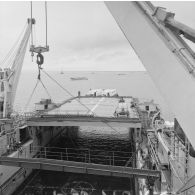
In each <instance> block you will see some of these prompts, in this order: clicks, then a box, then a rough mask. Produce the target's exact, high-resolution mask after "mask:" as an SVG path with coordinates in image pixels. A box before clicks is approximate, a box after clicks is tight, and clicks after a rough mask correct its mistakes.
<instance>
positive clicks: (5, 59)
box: [0, 23, 27, 65]
mask: <svg viewBox="0 0 195 195" xmlns="http://www.w3.org/2000/svg"><path fill="white" fill-rule="evenodd" d="M26 26H27V23H25V25H24V27H23V29H22V31H21V33H20V34H19V36H18V39H17V40H16V41H15V43H14V44H13V46H12V48H11V49H10V51H9V52H8V53H7V55H6V56H5V58H4V59H3V60H2V61H1V62H0V65H4V64H5V62H6V61H8V60H9V58H10V57H11V56H12V55H13V53H14V50H15V49H16V47H17V44H18V43H19V41H20V39H21V37H22V35H23V34H24V31H25V29H26ZM12 57H13V56H12Z"/></svg>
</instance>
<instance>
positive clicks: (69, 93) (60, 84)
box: [42, 69, 95, 114]
mask: <svg viewBox="0 0 195 195" xmlns="http://www.w3.org/2000/svg"><path fill="white" fill-rule="evenodd" d="M42 72H43V73H44V74H46V75H47V76H48V77H49V78H50V79H51V80H52V81H53V82H55V83H56V84H57V85H58V86H59V87H60V88H61V89H63V90H64V91H65V92H66V93H67V94H69V95H70V96H71V97H74V95H73V94H71V93H70V92H69V91H68V90H67V89H65V88H64V87H63V86H62V85H61V84H60V83H59V82H58V81H57V80H55V79H54V78H53V77H52V76H50V75H49V74H48V73H47V72H46V71H44V70H43V69H42ZM76 101H77V102H79V104H81V105H82V106H84V107H85V108H86V109H87V110H88V111H90V112H91V109H90V108H88V107H87V106H86V105H85V104H83V103H81V102H80V101H79V100H77V99H76ZM92 113H94V112H92ZM94 114H95V113H94Z"/></svg>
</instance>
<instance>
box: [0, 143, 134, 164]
mask: <svg viewBox="0 0 195 195" xmlns="http://www.w3.org/2000/svg"><path fill="white" fill-rule="evenodd" d="M1 149H4V148H0V150H1ZM29 152H30V153H31V154H35V153H36V155H35V156H34V158H47V159H55V160H63V161H74V162H84V163H94V164H102V165H111V166H125V165H126V164H127V162H128V167H135V158H136V153H135V152H123V151H105V150H91V149H89V148H58V147H39V146H36V147H31V148H30V151H29V149H28V148H25V147H21V148H18V154H17V156H16V158H26V159H27V158H29Z"/></svg>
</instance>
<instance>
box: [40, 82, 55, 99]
mask: <svg viewBox="0 0 195 195" xmlns="http://www.w3.org/2000/svg"><path fill="white" fill-rule="evenodd" d="M40 82H41V84H42V86H43V88H44V89H45V91H46V93H47V95H48V96H49V98H50V99H52V98H51V95H50V94H49V91H48V90H47V88H46V87H45V85H44V84H43V82H42V80H40Z"/></svg>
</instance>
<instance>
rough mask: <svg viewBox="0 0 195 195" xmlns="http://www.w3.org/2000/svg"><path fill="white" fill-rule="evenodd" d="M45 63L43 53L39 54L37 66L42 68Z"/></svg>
mask: <svg viewBox="0 0 195 195" xmlns="http://www.w3.org/2000/svg"><path fill="white" fill-rule="evenodd" d="M43 63H44V57H43V55H42V54H41V53H38V54H37V64H38V65H39V66H41V65H42V64H43Z"/></svg>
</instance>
